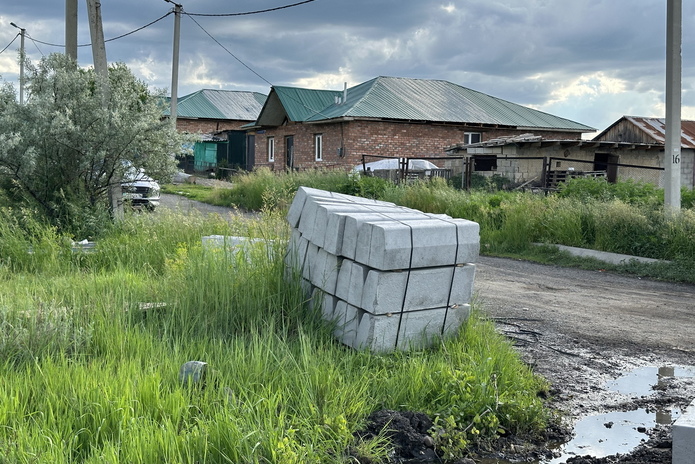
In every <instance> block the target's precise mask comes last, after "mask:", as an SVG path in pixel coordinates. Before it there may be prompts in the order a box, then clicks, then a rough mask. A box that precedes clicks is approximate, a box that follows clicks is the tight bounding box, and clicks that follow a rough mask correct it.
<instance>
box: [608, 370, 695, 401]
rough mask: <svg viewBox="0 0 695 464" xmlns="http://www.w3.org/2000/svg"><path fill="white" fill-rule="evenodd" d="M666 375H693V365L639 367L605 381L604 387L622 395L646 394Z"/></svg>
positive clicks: (657, 385)
mask: <svg viewBox="0 0 695 464" xmlns="http://www.w3.org/2000/svg"><path fill="white" fill-rule="evenodd" d="M666 377H695V367H692V366H691V367H680V366H679V367H658V368H657V367H650V366H648V367H640V368H637V369H635V370H633V371H631V372H628V373H627V374H625V375H623V376H622V377H618V378H617V379H615V380H612V381H610V382H608V383H606V385H605V387H606V388H607V389H608V390H611V391H615V392H618V393H622V394H624V395H636V396H647V395H651V394H652V393H654V392H655V390H654V387H656V388H657V389H658V387H659V386H660V385H661V382H662V380H663V379H664V378H666Z"/></svg>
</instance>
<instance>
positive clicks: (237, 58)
mask: <svg viewBox="0 0 695 464" xmlns="http://www.w3.org/2000/svg"><path fill="white" fill-rule="evenodd" d="M312 1H313V0H312ZM183 14H185V15H186V16H188V17H190V19H191V21H193V22H194V23H195V24H196V25H197V26H198V27H199V28H200V29H201V30H202V31H203V32H205V33H206V34H207V35H208V37H210V38H211V39H212V40H213V41H214V42H215V43H216V44H217V45H219V46H220V47H222V49H223V50H224V51H225V52H227V53H229V55H231V57H232V58H234V59H235V60H237V61H238V62H239V63H241V64H242V65H243V66H244V67H245V68H246V69H248V70H249V71H251V72H252V73H254V74H255V75H256V76H258V77H259V78H261V80H262V81H263V82H265V83H266V84H268V85H269V86H271V87H272V86H273V84H272V82H270V81H269V80H268V79H266V78H265V77H263V76H261V75H260V74H259V73H257V72H256V71H255V70H254V69H253V68H251V66H249V65H247V64H246V63H244V62H243V61H241V59H240V58H239V57H238V56H236V55H235V54H234V53H232V52H231V51H230V50H229V49H228V48H227V47H225V46H224V45H222V43H220V41H219V40H217V39H216V38H214V37H213V36H212V34H210V33H209V32H208V31H206V30H205V28H204V27H203V26H201V25H200V23H199V22H198V21H196V20H195V18H193V17H192V16H191V15H189V14H188V13H186V12H184V13H183Z"/></svg>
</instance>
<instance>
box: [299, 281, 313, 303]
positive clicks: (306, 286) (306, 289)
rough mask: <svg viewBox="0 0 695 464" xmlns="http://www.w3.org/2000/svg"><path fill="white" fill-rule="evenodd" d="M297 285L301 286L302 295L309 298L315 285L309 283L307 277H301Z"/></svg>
mask: <svg viewBox="0 0 695 464" xmlns="http://www.w3.org/2000/svg"><path fill="white" fill-rule="evenodd" d="M299 286H300V287H301V288H302V293H303V294H304V296H305V297H306V298H307V299H309V298H311V295H312V294H313V293H314V289H315V287H314V286H313V285H311V282H309V281H308V280H307V279H304V278H301V279H299Z"/></svg>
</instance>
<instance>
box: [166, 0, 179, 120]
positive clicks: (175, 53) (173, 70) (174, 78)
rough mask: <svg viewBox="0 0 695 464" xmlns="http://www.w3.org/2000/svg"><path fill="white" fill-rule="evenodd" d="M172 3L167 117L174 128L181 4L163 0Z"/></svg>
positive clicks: (176, 105)
mask: <svg viewBox="0 0 695 464" xmlns="http://www.w3.org/2000/svg"><path fill="white" fill-rule="evenodd" d="M164 1H165V2H167V3H173V4H174V50H173V56H172V59H171V107H170V110H169V119H170V120H171V123H172V124H173V125H174V129H176V118H177V117H178V115H177V111H178V98H179V96H178V91H179V90H178V88H179V42H180V41H181V12H182V11H183V6H182V5H180V4H178V3H174V2H172V1H171V0H164Z"/></svg>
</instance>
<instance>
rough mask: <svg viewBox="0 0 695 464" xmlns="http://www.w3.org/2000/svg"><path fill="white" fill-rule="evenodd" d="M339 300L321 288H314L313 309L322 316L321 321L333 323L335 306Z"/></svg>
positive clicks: (312, 295)
mask: <svg viewBox="0 0 695 464" xmlns="http://www.w3.org/2000/svg"><path fill="white" fill-rule="evenodd" d="M337 303H338V299H337V298H336V297H335V296H333V295H330V294H328V293H326V292H324V291H323V290H321V289H320V288H314V289H313V291H312V293H311V305H312V309H313V310H315V311H316V312H317V313H319V314H321V319H323V320H324V321H326V322H329V323H332V322H333V321H334V318H335V306H336V304H337Z"/></svg>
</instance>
